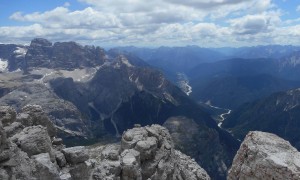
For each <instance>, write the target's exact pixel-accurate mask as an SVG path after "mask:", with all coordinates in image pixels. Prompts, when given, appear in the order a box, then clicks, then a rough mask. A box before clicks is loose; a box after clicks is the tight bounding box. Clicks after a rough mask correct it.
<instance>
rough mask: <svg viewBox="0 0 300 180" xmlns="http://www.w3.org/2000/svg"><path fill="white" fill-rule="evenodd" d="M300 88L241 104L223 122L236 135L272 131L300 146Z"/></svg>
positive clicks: (241, 135)
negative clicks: (254, 131) (255, 131)
mask: <svg viewBox="0 0 300 180" xmlns="http://www.w3.org/2000/svg"><path fill="white" fill-rule="evenodd" d="M299 117H300V89H294V90H289V91H285V92H278V93H274V94H272V95H271V96H268V97H266V98H263V99H260V100H258V101H255V102H251V103H247V104H244V105H242V106H241V107H240V108H238V109H237V110H236V111H233V112H232V113H231V114H230V116H229V117H228V118H227V119H226V120H225V121H224V122H223V124H222V127H224V128H226V129H228V130H230V131H231V132H232V134H234V135H235V136H236V137H237V138H239V139H243V138H244V136H245V135H246V134H247V133H248V132H249V131H253V130H258V131H265V132H270V133H274V134H276V135H278V136H280V137H282V138H284V139H286V140H288V141H290V142H291V144H292V145H293V146H295V147H296V148H297V149H298V150H299V149H300V138H299V137H300V134H299V132H300V126H299Z"/></svg>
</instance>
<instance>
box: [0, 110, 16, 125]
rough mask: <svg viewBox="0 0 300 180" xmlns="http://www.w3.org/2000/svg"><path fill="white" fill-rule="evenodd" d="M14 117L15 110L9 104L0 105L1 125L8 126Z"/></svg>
mask: <svg viewBox="0 0 300 180" xmlns="http://www.w3.org/2000/svg"><path fill="white" fill-rule="evenodd" d="M15 119H16V111H15V110H14V109H13V108H12V107H9V106H0V121H1V122H2V124H3V126H8V125H10V124H11V123H13V122H14V121H15Z"/></svg>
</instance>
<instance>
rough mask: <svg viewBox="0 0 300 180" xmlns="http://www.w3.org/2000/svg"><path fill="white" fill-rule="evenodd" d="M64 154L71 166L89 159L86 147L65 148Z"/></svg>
mask: <svg viewBox="0 0 300 180" xmlns="http://www.w3.org/2000/svg"><path fill="white" fill-rule="evenodd" d="M62 152H63V153H64V155H65V157H66V160H67V162H68V163H70V164H77V163H82V162H84V161H86V160H88V159H89V154H88V151H87V149H86V148H85V147H84V146H76V147H70V148H65V149H63V150H62Z"/></svg>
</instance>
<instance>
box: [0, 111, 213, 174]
mask: <svg viewBox="0 0 300 180" xmlns="http://www.w3.org/2000/svg"><path fill="white" fill-rule="evenodd" d="M0 115H1V116H0V150H1V151H0V179H1V180H8V179H32V180H36V179H40V177H43V179H44V180H53V179H58V180H77V179H78V180H83V179H85V180H87V179H93V180H94V179H95V180H100V179H101V180H108V179H109V180H111V179H113V180H118V179H124V180H125V179H128V180H129V179H137V180H142V179H148V178H150V179H153V180H172V179H182V180H184V179H189V180H202V179H203V180H204V179H205V180H207V179H210V177H209V176H208V175H207V173H206V172H205V170H203V169H202V168H201V167H200V166H199V165H198V164H197V163H196V162H195V161H194V160H192V159H191V158H190V157H188V156H186V155H184V154H182V153H181V152H179V151H177V150H175V149H174V145H173V142H172V140H171V136H170V134H169V132H168V131H167V130H166V129H165V128H163V127H161V126H159V125H152V126H146V127H137V128H133V129H130V130H127V131H126V132H125V133H124V134H123V136H122V140H121V144H110V145H106V146H101V145H93V146H90V147H84V146H77V147H70V148H66V147H65V146H64V145H63V143H62V140H61V139H59V138H56V131H55V128H54V125H53V123H52V122H51V121H50V120H49V119H48V118H47V116H45V113H43V111H41V107H40V106H36V105H28V106H26V107H24V108H23V110H22V112H21V113H19V114H17V113H16V112H15V111H14V109H12V108H11V107H8V106H0Z"/></svg>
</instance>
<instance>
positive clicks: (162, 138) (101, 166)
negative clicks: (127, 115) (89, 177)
mask: <svg viewBox="0 0 300 180" xmlns="http://www.w3.org/2000/svg"><path fill="white" fill-rule="evenodd" d="M92 156H93V155H92ZM95 159H99V161H97V162H96V163H95V164H96V168H95V170H94V172H93V178H94V179H99V180H100V179H118V177H120V178H121V179H140V180H141V179H152V180H172V179H189V180H198V179H210V178H209V176H208V175H207V173H206V172H205V170H203V169H202V168H201V167H199V165H198V164H197V163H196V162H195V161H194V160H192V159H191V158H190V157H188V156H186V155H184V154H182V153H180V152H179V151H177V150H175V149H174V145H173V142H172V140H171V136H170V134H169V132H168V130H167V129H165V128H163V127H161V126H159V125H152V126H146V127H141V128H133V129H130V130H127V131H126V132H124V133H123V136H122V140H121V146H119V145H109V146H106V147H104V149H103V150H102V152H101V155H98V156H97V155H96V158H95Z"/></svg>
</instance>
